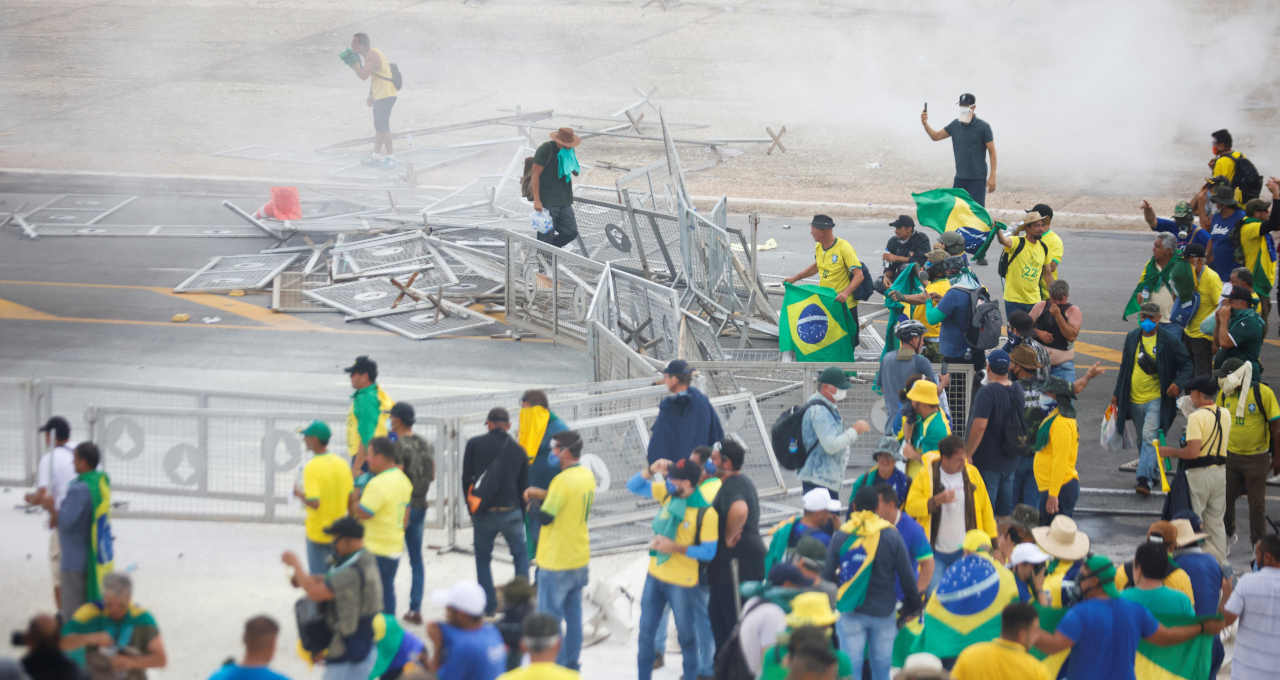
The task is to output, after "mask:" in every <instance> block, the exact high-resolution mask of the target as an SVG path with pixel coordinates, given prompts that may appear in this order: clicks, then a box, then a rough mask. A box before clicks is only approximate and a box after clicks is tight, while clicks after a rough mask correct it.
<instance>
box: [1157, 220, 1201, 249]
mask: <svg viewBox="0 0 1280 680" xmlns="http://www.w3.org/2000/svg"><path fill="white" fill-rule="evenodd" d="M1193 229H1194V230H1195V231H1194V232H1193V233H1194V234H1195V236H1193V237H1192V238H1191V240H1190V241H1188V240H1187V238H1186V237H1185V236H1178V234H1181V233H1182V232H1183V228H1182V226H1181V225H1179V224H1178V223H1177V222H1176V221H1174V220H1171V219H1168V218H1165V217H1157V218H1156V228H1155V229H1154V230H1153V231H1156V232H1161V231H1163V232H1166V233H1169V234H1173V237H1174V238H1176V239H1178V248H1186V247H1187V244H1188V243H1199V244H1200V245H1202V246H1205V247H1206V248H1207V247H1208V246H1209V233H1208V232H1206V231H1205V230H1203V229H1196V225H1195V223H1194V222H1192V223H1189V224H1187V227H1186V231H1188V232H1191V231H1192V230H1193Z"/></svg>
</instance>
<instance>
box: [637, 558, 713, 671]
mask: <svg viewBox="0 0 1280 680" xmlns="http://www.w3.org/2000/svg"><path fill="white" fill-rule="evenodd" d="M697 591H698V588H697V587H696V586H694V587H688V588H685V587H681V586H677V585H673V584H671V583H666V582H664V581H659V580H658V579H656V578H654V577H653V575H652V574H650V575H647V576H645V580H644V593H643V594H642V595H641V596H640V639H639V641H638V644H639V650H638V651H637V653H636V670H637V671H638V674H637V677H638V678H639V680H650V678H652V677H653V657H654V654H655V651H654V648H653V639H654V637H655V636H656V635H657V632H658V624H660V623H661V622H662V607H663V605H665V604H669V605H671V614H672V615H673V616H674V617H675V619H676V638H677V639H678V640H679V641H680V655H681V657H682V658H681V663H682V667H683V674H682V676H681V677H682V678H683V680H697V677H698V662H699V658H698V638H697V634H696V633H695V632H694V617H695V614H696V612H697V607H698V601H699V600H698V595H697ZM703 611H704V612H705V610H703Z"/></svg>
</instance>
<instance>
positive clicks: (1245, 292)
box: [1227, 286, 1253, 302]
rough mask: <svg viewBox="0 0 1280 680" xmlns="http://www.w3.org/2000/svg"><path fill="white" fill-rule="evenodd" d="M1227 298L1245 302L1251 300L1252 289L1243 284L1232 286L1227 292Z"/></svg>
mask: <svg viewBox="0 0 1280 680" xmlns="http://www.w3.org/2000/svg"><path fill="white" fill-rule="evenodd" d="M1227 299H1228V300H1244V301H1245V302H1253V291H1251V290H1249V289H1248V288H1245V287H1244V286H1232V287H1231V292H1230V293H1227Z"/></svg>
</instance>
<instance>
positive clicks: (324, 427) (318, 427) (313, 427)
mask: <svg viewBox="0 0 1280 680" xmlns="http://www.w3.org/2000/svg"><path fill="white" fill-rule="evenodd" d="M301 433H302V436H304V437H315V438H316V439H319V440H320V443H321V444H328V443H329V440H330V439H332V438H333V432H332V431H331V430H330V429H329V425H328V424H327V423H325V422H324V421H323V420H313V421H311V424H310V425H308V426H306V427H304V428H302V430H301Z"/></svg>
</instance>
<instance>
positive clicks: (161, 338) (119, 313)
mask: <svg viewBox="0 0 1280 680" xmlns="http://www.w3.org/2000/svg"><path fill="white" fill-rule="evenodd" d="M69 191H77V192H93V191H98V192H110V193H120V192H125V193H135V192H136V194H138V195H140V196H141V197H140V198H139V199H138V200H136V201H135V202H134V203H132V204H130V205H129V206H126V208H124V209H122V210H121V211H120V212H118V213H116V214H113V215H111V216H110V217H108V218H107V219H105V220H104V221H103V223H104V224H113V223H114V224H139V223H142V224H153V223H154V224H160V223H166V224H170V223H177V224H228V223H229V220H228V219H227V215H228V213H226V211H225V210H224V209H223V208H221V207H220V205H219V203H220V202H221V200H222V199H223V198H232V199H233V200H236V199H239V200H241V201H243V202H242V205H252V204H253V203H254V202H255V201H257V200H260V199H259V198H258V197H262V196H265V195H266V189H265V187H253V186H234V185H233V186H227V185H217V186H212V185H203V186H196V185H175V184H173V183H171V182H168V183H148V182H144V181H136V182H133V183H132V184H131V185H129V186H123V187H122V186H121V185H118V184H117V185H113V186H109V187H95V186H94V185H93V184H92V183H90V182H89V181H88V180H84V179H78V180H74V181H67V182H64V183H59V182H57V181H51V180H48V179H42V180H39V181H38V182H32V181H31V180H29V179H27V178H22V177H19V176H5V177H0V201H3V202H4V203H0V211H4V210H8V209H11V208H9V207H8V206H13V205H18V204H21V203H22V202H24V201H34V200H37V199H39V198H41V197H47V196H51V195H55V194H57V193H65V192H69ZM730 207H731V208H732V206H730ZM731 220H732V221H733V222H736V223H738V224H742V223H745V216H743V215H735V216H733V217H732V218H731ZM805 222H807V220H794V219H790V218H786V219H784V218H774V217H768V216H766V217H763V218H762V224H761V229H760V241H761V242H765V241H767V240H769V239H771V238H772V239H774V240H775V241H776V242H777V243H778V247H777V248H776V249H774V250H770V251H765V252H762V253H761V258H760V259H761V264H760V266H761V270H762V272H765V273H770V274H779V275H785V274H790V273H793V272H795V271H797V270H799V269H801V268H803V267H804V266H805V265H806V264H807V263H808V262H809V261H810V259H809V258H811V252H812V250H811V249H812V241H811V240H810V237H809V235H808V229H807V227H806V226H805V224H804V223H805ZM787 224H790V225H791V226H790V227H789V228H788V227H786V226H784V225H787ZM1057 229H1058V231H1059V232H1060V233H1061V234H1062V236H1063V240H1064V241H1065V243H1066V257H1065V262H1064V264H1063V267H1062V270H1061V271H1062V276H1063V277H1064V278H1066V279H1067V280H1068V281H1069V282H1071V284H1072V300H1073V301H1074V302H1076V303H1077V304H1079V305H1080V306H1081V307H1082V308H1083V309H1084V312H1085V327H1086V330H1085V331H1084V333H1083V334H1082V336H1081V340H1080V342H1079V343H1078V344H1077V351H1078V352H1079V353H1080V354H1081V355H1082V356H1081V357H1080V359H1079V360H1078V361H1077V364H1078V366H1080V367H1081V370H1083V367H1084V366H1087V365H1088V363H1089V362H1091V361H1093V360H1096V361H1100V362H1102V365H1103V366H1104V367H1105V368H1107V369H1109V370H1108V372H1106V373H1104V374H1103V376H1101V377H1099V378H1098V379H1097V380H1095V381H1094V383H1093V384H1092V385H1091V386H1090V387H1089V389H1088V390H1087V391H1086V392H1085V393H1084V394H1083V395H1082V397H1081V400H1080V402H1079V410H1080V432H1081V451H1080V466H1079V467H1080V471H1081V477H1082V482H1083V484H1084V486H1087V487H1102V488H1114V489H1125V488H1129V487H1130V486H1131V484H1132V474H1131V473H1121V472H1118V471H1117V466H1118V465H1119V464H1120V463H1123V462H1125V461H1127V460H1129V459H1131V458H1133V457H1135V454H1134V453H1130V452H1125V454H1120V453H1111V452H1106V451H1103V450H1101V449H1100V448H1099V447H1098V445H1097V439H1096V434H1095V433H1096V432H1097V431H1098V427H1099V420H1100V417H1101V413H1102V410H1103V408H1104V406H1105V404H1106V402H1107V401H1108V399H1109V397H1110V393H1111V389H1112V386H1113V384H1114V380H1115V370H1114V369H1115V367H1116V366H1117V364H1118V360H1119V351H1118V350H1119V349H1120V348H1121V346H1122V343H1123V336H1124V333H1125V332H1127V331H1128V330H1129V329H1130V328H1132V327H1133V325H1132V324H1131V323H1128V322H1125V321H1123V320H1121V319H1120V308H1121V306H1122V305H1123V302H1124V300H1125V299H1127V297H1128V294H1129V292H1130V291H1131V289H1132V285H1133V282H1134V281H1135V277H1136V275H1137V269H1138V267H1139V266H1140V265H1141V263H1142V262H1144V261H1145V260H1146V258H1147V257H1148V256H1149V251H1150V242H1151V240H1150V237H1149V236H1148V235H1146V234H1143V233H1134V232H1101V231H1086V230H1073V229H1071V228H1070V225H1069V224H1065V225H1059V226H1058V227H1057ZM837 234H838V235H840V236H842V237H844V238H847V239H849V240H850V241H851V242H852V243H853V244H854V246H855V247H856V248H857V250H858V252H859V253H860V254H861V255H862V256H863V258H864V259H865V260H866V261H868V263H869V264H870V266H871V269H872V271H878V270H879V261H878V255H879V250H880V249H882V248H883V246H884V241H885V240H887V238H888V237H889V235H890V228H889V227H888V226H887V225H886V224H884V223H883V222H865V221H864V222H850V223H843V222H842V223H841V224H840V225H839V226H838V228H837ZM0 241H2V242H3V243H4V244H5V245H4V247H3V248H0V271H3V275H2V276H0V319H2V321H0V323H2V324H3V328H4V332H3V333H0V375H8V376H15V375H19V376H39V375H73V376H83V377H97V378H113V379H128V380H138V381H149V382H153V383H157V384H173V383H177V384H201V385H205V386H209V387H235V388H242V387H245V386H262V387H263V389H267V390H271V391H279V390H283V391H291V392H292V391H303V392H320V393H332V394H335V395H340V394H342V393H344V391H345V389H346V388H345V376H343V375H342V373H341V371H340V369H341V367H343V366H345V365H347V363H348V362H349V361H350V359H351V357H353V356H355V355H357V354H370V355H372V356H374V357H375V358H377V359H378V360H379V361H380V363H381V365H382V370H383V375H384V376H385V377H384V378H383V381H384V382H385V383H387V384H389V385H395V386H396V387H397V388H398V393H399V394H405V395H407V396H418V395H421V396H428V395H431V394H438V393H440V392H441V391H443V390H466V391H477V390H484V389H497V388H501V387H508V386H515V385H527V384H533V383H567V382H579V381H583V380H589V379H590V363H589V361H588V360H587V358H586V357H585V356H584V355H583V354H582V353H581V352H579V351H576V350H572V349H569V348H566V347H562V346H557V345H555V344H552V343H549V342H546V341H544V340H540V339H539V340H532V341H524V342H520V343H514V342H510V341H503V340H491V339H490V338H489V337H488V336H487V335H483V336H475V337H457V338H442V339H436V340H431V341H426V342H421V343H415V342H412V341H408V340H405V339H403V338H400V337H398V336H395V335H392V334H390V333H387V332H384V331H381V330H377V329H373V328H370V327H368V326H364V325H355V324H344V323H343V322H342V321H341V319H340V318H338V317H337V315H331V314H310V315H303V314H296V315H285V314H274V313H271V312H269V311H267V310H265V308H264V306H265V304H266V303H267V300H266V299H265V296H250V297H246V298H240V299H235V298H229V297H226V296H190V295H174V294H172V293H171V288H172V286H173V285H175V284H176V283H178V282H179V281H181V280H182V279H183V278H185V277H186V276H187V275H188V274H189V273H190V272H191V271H193V270H195V269H196V268H198V267H200V266H201V265H203V264H204V263H205V262H206V261H207V260H208V258H210V257H212V256H215V255H228V254H239V253H252V252H256V251H257V250H258V249H259V248H262V247H265V246H267V245H269V243H268V241H267V240H266V239H258V238H235V239H215V238H209V239H201V238H160V237H137V238H103V237H64V238H45V239H40V240H36V241H30V240H27V239H23V238H21V237H20V236H19V233H18V232H17V230H15V229H13V228H9V229H6V230H5V232H4V233H0ZM978 273H979V275H980V276H981V277H982V278H983V279H984V282H985V283H986V284H987V285H988V286H990V287H991V288H992V291H993V293H997V292H998V289H999V287H1000V284H999V281H998V280H997V279H996V277H995V268H994V265H992V266H989V267H986V268H979V269H978ZM177 312H187V313H190V314H191V315H192V317H193V319H194V321H193V322H189V323H186V324H174V323H171V322H169V321H168V319H169V318H170V316H171V315H173V314H174V313H177ZM208 315H217V316H219V317H221V319H222V321H221V322H219V323H216V324H203V323H200V322H199V319H200V318H201V317H203V316H208ZM1277 345H1280V342H1278V341H1276V340H1274V339H1270V340H1268V343H1267V346H1266V348H1265V350H1264V355H1263V363H1264V364H1266V363H1270V362H1271V361H1273V360H1274V359H1275V358H1277V356H1280V352H1278V351H1277V349H1276V346H1277ZM1273 493H1274V492H1273ZM1122 500H1123V504H1124V505H1125V506H1126V507H1127V508H1128V509H1139V510H1143V509H1152V508H1155V507H1157V505H1158V501H1155V500H1148V501H1145V502H1141V501H1139V500H1138V499H1136V498H1134V499H1133V500H1132V502H1130V501H1128V500H1127V497H1125V499H1122ZM1131 521H1134V522H1139V523H1140V521H1139V520H1131ZM1141 521H1145V520H1141Z"/></svg>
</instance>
